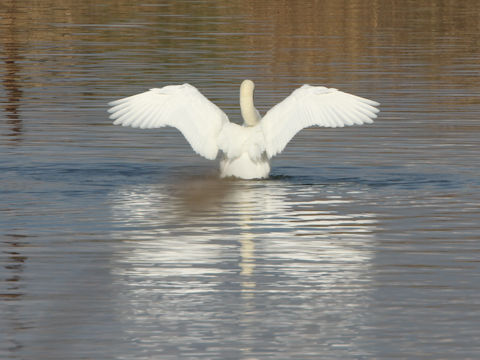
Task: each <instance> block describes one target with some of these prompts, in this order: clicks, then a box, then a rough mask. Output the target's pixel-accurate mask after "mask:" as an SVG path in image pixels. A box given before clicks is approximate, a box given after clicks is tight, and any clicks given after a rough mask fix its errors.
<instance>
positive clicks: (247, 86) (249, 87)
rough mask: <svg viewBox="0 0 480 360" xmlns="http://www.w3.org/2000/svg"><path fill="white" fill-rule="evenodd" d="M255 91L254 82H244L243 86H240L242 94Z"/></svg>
mask: <svg viewBox="0 0 480 360" xmlns="http://www.w3.org/2000/svg"><path fill="white" fill-rule="evenodd" d="M253 90H255V84H254V82H253V81H252V80H243V81H242V85H240V92H245V93H253Z"/></svg>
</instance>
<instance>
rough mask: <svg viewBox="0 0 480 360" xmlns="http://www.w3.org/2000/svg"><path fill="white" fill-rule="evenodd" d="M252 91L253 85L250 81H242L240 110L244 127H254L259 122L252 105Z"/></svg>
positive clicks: (256, 112)
mask: <svg viewBox="0 0 480 360" xmlns="http://www.w3.org/2000/svg"><path fill="white" fill-rule="evenodd" d="M254 89H255V84H254V83H253V81H251V80H244V81H243V82H242V85H241V86H240V110H241V111H242V117H243V121H244V122H245V124H244V125H246V126H255V125H257V124H258V121H259V120H260V116H259V114H258V111H257V109H255V105H254V104H253V90H254Z"/></svg>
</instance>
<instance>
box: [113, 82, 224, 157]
mask: <svg viewBox="0 0 480 360" xmlns="http://www.w3.org/2000/svg"><path fill="white" fill-rule="evenodd" d="M109 105H110V106H112V108H110V109H109V110H108V112H109V113H111V115H110V119H112V120H115V121H114V122H113V123H114V124H115V125H123V126H132V127H138V128H141V129H147V128H148V129H149V128H159V127H163V126H173V127H175V128H177V129H178V130H180V132H181V133H182V134H183V136H185V138H186V139H187V141H188V142H189V143H190V145H191V146H192V148H193V150H194V151H195V152H196V153H198V154H200V155H202V156H204V157H206V158H207V159H210V160H213V159H215V158H216V157H217V153H218V146H217V137H218V134H219V133H220V130H221V129H222V127H223V125H224V124H226V123H228V122H229V121H228V117H227V115H226V114H225V113H224V112H223V111H222V110H220V108H219V107H218V106H216V105H215V104H214V103H212V102H211V101H210V100H208V99H207V98H206V97H205V96H203V95H202V94H201V93H200V91H198V90H197V89H196V88H195V87H194V86H192V85H189V84H183V85H169V86H165V87H163V88H160V89H150V90H149V91H146V92H144V93H141V94H137V95H133V96H130V97H126V98H123V99H120V100H116V101H112V102H110V103H109Z"/></svg>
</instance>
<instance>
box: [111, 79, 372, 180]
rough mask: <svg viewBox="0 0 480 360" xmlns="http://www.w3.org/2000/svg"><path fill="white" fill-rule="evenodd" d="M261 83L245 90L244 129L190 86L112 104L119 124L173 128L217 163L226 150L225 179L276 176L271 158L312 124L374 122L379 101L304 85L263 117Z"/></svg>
mask: <svg viewBox="0 0 480 360" xmlns="http://www.w3.org/2000/svg"><path fill="white" fill-rule="evenodd" d="M254 89H255V85H254V83H253V82H252V81H251V80H244V81H243V82H242V84H241V86H240V109H241V113H242V117H243V120H244V123H243V125H237V124H234V123H231V122H230V121H229V120H228V117H227V115H226V114H225V113H224V112H223V111H222V110H221V109H220V108H219V107H218V106H216V105H215V104H214V103H212V102H211V101H210V100H208V99H207V98H206V97H205V96H203V95H202V94H201V93H200V91H198V90H197V89H196V88H195V87H194V86H192V85H189V84H183V85H169V86H165V87H163V88H160V89H150V90H149V91H146V92H144V93H141V94H137V95H133V96H130V97H126V98H123V99H120V100H116V101H112V102H110V103H109V105H110V106H111V108H110V109H109V110H108V111H109V113H110V114H111V115H110V119H112V120H114V122H113V123H114V124H115V125H123V126H131V127H137V128H142V129H147V128H160V127H163V126H172V127H175V128H177V129H178V130H180V132H181V133H182V134H183V136H185V138H186V139H187V141H188V142H189V143H190V145H191V146H192V149H193V150H194V151H195V152H196V153H198V154H199V155H202V156H203V157H205V158H207V159H210V160H214V159H215V158H216V157H217V154H218V150H221V151H222V152H223V155H224V156H223V159H222V160H221V162H220V176H221V177H229V176H233V177H238V178H241V179H261V178H266V177H268V174H269V173H270V164H269V160H270V158H271V157H272V156H274V155H277V154H278V153H280V152H282V151H283V149H284V148H285V146H286V145H287V144H288V142H289V141H290V140H291V139H292V138H293V137H294V136H295V134H296V133H297V132H299V131H300V130H302V129H303V128H306V127H309V126H323V127H343V126H348V125H361V124H364V123H372V122H373V119H375V118H376V117H377V113H378V112H379V110H378V109H377V108H376V107H377V106H378V105H379V103H377V102H375V101H372V100H368V99H365V98H361V97H358V96H355V95H351V94H348V93H344V92H342V91H339V90H337V89H333V88H326V87H323V86H310V85H303V86H302V87H300V88H298V89H296V90H295V91H293V92H292V93H291V94H290V95H289V96H288V97H287V98H286V99H284V100H283V101H282V102H280V103H279V104H277V105H275V106H274V107H273V108H272V109H270V110H269V111H268V112H267V113H266V114H265V116H264V117H263V118H262V117H261V116H260V113H259V112H258V111H257V109H256V108H255V106H254V103H253V91H254Z"/></svg>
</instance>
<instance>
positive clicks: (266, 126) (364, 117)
mask: <svg viewBox="0 0 480 360" xmlns="http://www.w3.org/2000/svg"><path fill="white" fill-rule="evenodd" d="M378 105H380V104H379V103H377V102H375V101H372V100H368V99H364V98H361V97H358V96H355V95H351V94H348V93H344V92H342V91H339V90H337V89H333V88H330V89H329V88H326V87H323V86H310V85H303V86H302V87H300V88H298V89H296V90H295V91H293V92H292V93H291V94H290V96H288V97H287V98H286V99H285V100H283V101H282V102H280V103H279V104H277V105H275V106H274V107H273V108H272V109H270V110H269V111H268V112H267V113H266V114H265V116H264V117H263V119H262V120H261V122H260V126H261V127H262V130H263V133H264V136H265V150H266V152H267V155H268V157H269V158H271V157H272V156H274V155H276V154H278V153H280V152H281V151H282V150H283V149H284V148H285V146H287V144H288V142H289V141H290V140H291V139H292V138H293V137H294V136H295V134H296V133H297V132H299V131H300V130H302V129H303V128H306V127H309V126H323V127H343V126H345V125H354V124H357V125H361V124H365V123H367V124H369V123H372V122H373V120H372V119H374V118H376V117H377V115H376V114H377V113H378V112H379V110H378V109H377V108H376V106H378Z"/></svg>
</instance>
